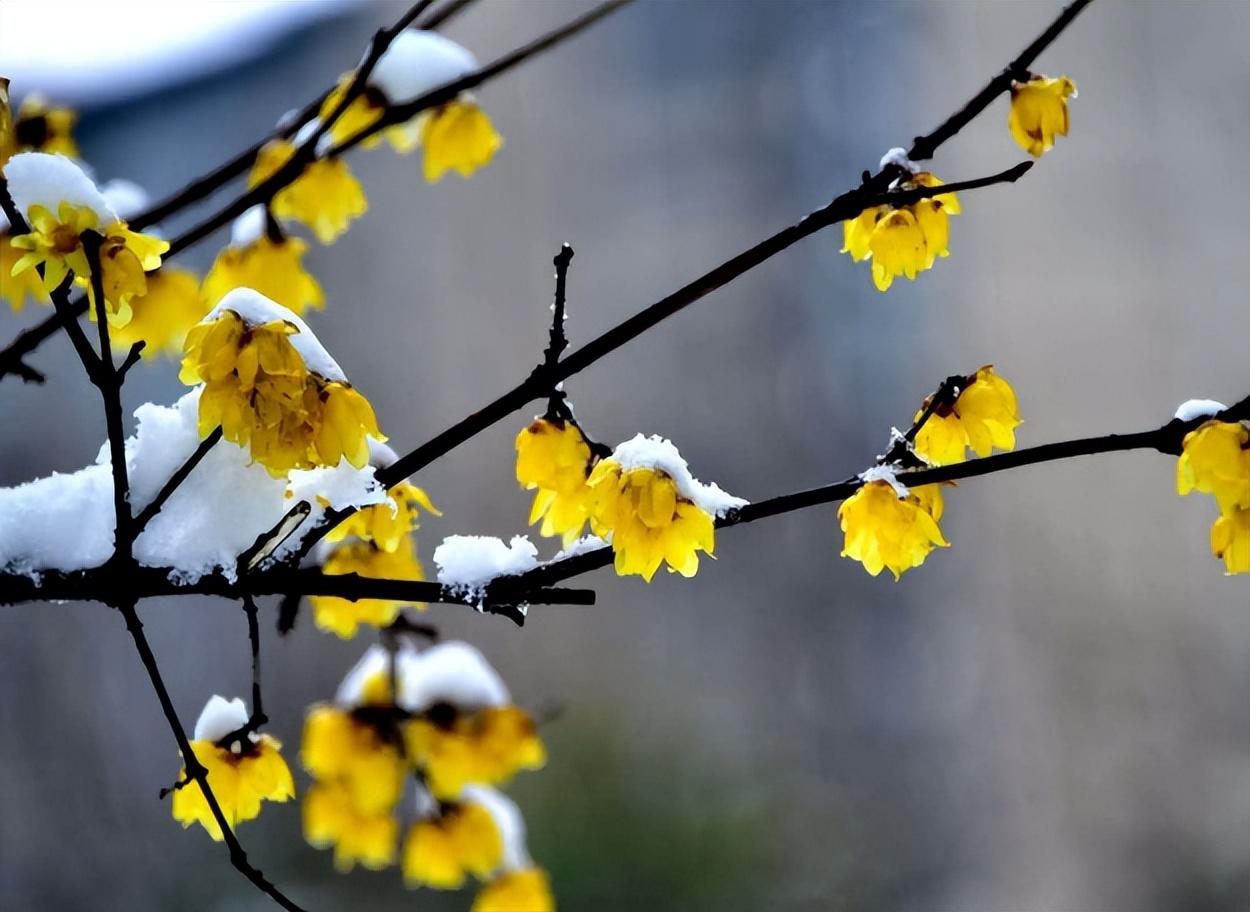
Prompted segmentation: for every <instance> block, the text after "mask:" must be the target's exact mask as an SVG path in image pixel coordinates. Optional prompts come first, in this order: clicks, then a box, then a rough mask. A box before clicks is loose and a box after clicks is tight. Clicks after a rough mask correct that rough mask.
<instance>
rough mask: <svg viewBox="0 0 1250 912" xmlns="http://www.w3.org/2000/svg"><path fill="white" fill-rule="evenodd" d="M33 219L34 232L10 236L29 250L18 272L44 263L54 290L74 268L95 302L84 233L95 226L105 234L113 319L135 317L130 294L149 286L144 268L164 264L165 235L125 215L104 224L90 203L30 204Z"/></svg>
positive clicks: (104, 280)
mask: <svg viewBox="0 0 1250 912" xmlns="http://www.w3.org/2000/svg"><path fill="white" fill-rule="evenodd" d="M27 221H28V222H29V223H30V227H31V230H30V232H29V233H28V234H22V235H18V236H17V237H14V238H13V239H12V241H11V242H10V243H11V244H12V245H13V246H14V247H16V248H18V249H19V250H25V251H28V252H27V253H26V254H25V255H23V256H22V257H21V258H20V259H19V260H18V261H17V262H16V263H15V264H14V265H13V267H12V269H11V274H12V275H14V276H17V275H20V274H21V273H22V272H24V271H26V270H28V269H35V268H36V267H38V266H39V265H40V264H42V265H43V267H44V275H43V287H44V289H45V290H46V291H48V292H51V291H53V290H54V289H56V288H57V286H59V285H60V284H61V282H62V281H64V279H65V276H66V275H67V274H68V273H69V272H71V271H72V272H73V273H74V277H75V279H76V280H77V281H78V282H79V283H80V284H83V285H86V286H87V293H88V296H89V297H90V299H91V301H92V303H93V304H94V301H95V297H94V295H95V289H94V286H93V284H92V283H91V281H90V277H91V264H90V261H89V260H88V259H87V254H86V251H85V249H84V248H83V242H82V234H83V232H85V231H88V230H90V231H99V232H100V233H101V234H102V235H103V241H102V242H101V244H100V273H101V284H102V286H103V290H104V302H105V306H106V310H107V312H108V317H109V323H110V324H111V325H116V326H125V325H126V324H127V323H128V322H130V299H131V298H132V297H134V296H135V295H141V294H144V293H145V292H146V291H147V282H146V280H145V278H144V272H145V271H149V272H150V271H151V270H153V269H156V268H158V267H159V266H160V265H161V255H162V254H163V253H164V252H165V251H166V250H168V249H169V244H168V243H166V242H165V241H162V240H160V239H159V238H156V237H152V236H151V235H146V234H140V233H138V232H135V231H131V230H130V229H129V227H127V225H126V222H125V221H123V220H122V219H115V220H114V221H112V222H110V223H109V224H108V225H106V226H105V227H104V228H103V229H101V228H100V227H99V226H100V217H99V216H98V215H97V214H96V213H95V211H94V210H92V209H91V208H90V207H89V206H83V205H74V204H72V203H67V202H62V203H61V204H60V206H59V207H58V208H57V212H56V214H53V212H52V211H51V210H50V209H48V208H47V207H46V206H41V205H38V204H36V205H33V206H31V207H30V211H29V212H28V213H27Z"/></svg>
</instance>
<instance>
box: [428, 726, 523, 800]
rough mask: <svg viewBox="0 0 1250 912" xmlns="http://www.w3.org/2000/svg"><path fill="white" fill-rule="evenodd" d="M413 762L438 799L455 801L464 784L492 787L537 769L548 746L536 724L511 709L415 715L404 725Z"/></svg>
mask: <svg viewBox="0 0 1250 912" xmlns="http://www.w3.org/2000/svg"><path fill="white" fill-rule="evenodd" d="M404 743H405V744H406V745H407V748H408V756H409V758H410V759H411V760H412V762H413V763H414V764H416V765H417V766H418V767H421V768H423V769H424V771H425V776H426V783H427V785H428V787H429V789H430V792H431V793H432V794H433V795H434V797H436V798H441V799H449V798H456V797H457V796H458V795H459V794H460V792H461V790H462V789H463V788H464V787H465V786H466V785H496V784H498V783H501V782H505V781H507V780H508V779H511V778H512V776H513V775H515V774H516V772H517V770H521V769H528V770H533V769H539V768H541V767H542V766H543V765H544V764H545V763H546V762H547V752H546V748H544V747H543V742H542V740H541V739H540V738H539V737H538V733H537V731H535V729H534V721H533V719H531V718H530V717H529V716H528V715H526V713H524V712H523V711H522V710H520V709H518V708H517V707H515V706H492V707H487V708H485V709H481V710H478V711H477V712H471V713H456V714H455V715H454V717H452V718H450V719H446V718H434V719H431V718H426V717H418V718H416V719H413V720H412V721H410V722H408V723H407V724H406V725H405V727H404Z"/></svg>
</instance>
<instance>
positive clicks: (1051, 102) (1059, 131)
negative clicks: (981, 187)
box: [1007, 76, 1076, 158]
mask: <svg viewBox="0 0 1250 912" xmlns="http://www.w3.org/2000/svg"><path fill="white" fill-rule="evenodd" d="M1075 97H1076V83H1075V82H1073V81H1072V80H1071V79H1069V78H1068V77H1067V76H1060V77H1059V78H1058V79H1052V78H1050V77H1049V76H1033V77H1032V78H1030V79H1028V80H1026V81H1024V82H1018V81H1017V82H1013V83H1012V84H1011V109H1010V111H1009V112H1008V114H1007V128H1008V129H1009V130H1011V135H1012V138H1014V139H1015V141H1016V142H1017V143H1018V144H1019V145H1020V148H1022V149H1023V150H1024V151H1025V152H1028V153H1029V154H1030V155H1032V156H1034V157H1035V158H1036V157H1039V156H1041V155H1042V154H1043V153H1044V152H1049V151H1050V150H1051V148H1053V147H1054V145H1055V137H1056V136H1067V135H1068V99H1069V98H1075Z"/></svg>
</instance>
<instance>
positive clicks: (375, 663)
mask: <svg viewBox="0 0 1250 912" xmlns="http://www.w3.org/2000/svg"><path fill="white" fill-rule="evenodd" d="M418 661H419V656H418V654H417V651H416V650H415V649H413V648H412V647H411V646H401V647H400V648H399V649H397V650H396V651H395V675H396V677H397V678H398V679H399V691H400V693H403V689H404V680H405V679H406V678H407V677H408V676H410V675H411V674H412V669H413V667H414V666H415V665H416V663H417V662H418ZM390 673H391V654H390V653H389V652H387V651H386V649H384V648H383V647H381V646H377V645H374V646H370V647H369V648H368V649H367V650H366V651H365V654H364V655H363V656H361V657H360V661H359V662H357V663H356V664H355V665H354V666H352V670H351V671H349V672H348V673H347V675H346V676H345V677H344V678H343V681H342V683H341V684H339V689H338V690H337V691H335V694H334V701H335V702H336V703H338V704H339V705H340V706H344V707H348V708H350V707H354V706H359V705H360V704H361V702H362V701H363V699H364V693H365V682H367V681H368V680H369V679H370V678H372V677H373V676H374V675H377V674H385V675H388V676H389V675H390Z"/></svg>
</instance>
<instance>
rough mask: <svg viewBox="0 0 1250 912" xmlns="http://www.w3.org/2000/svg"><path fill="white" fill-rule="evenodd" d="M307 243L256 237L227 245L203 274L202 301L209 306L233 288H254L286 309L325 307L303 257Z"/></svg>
mask: <svg viewBox="0 0 1250 912" xmlns="http://www.w3.org/2000/svg"><path fill="white" fill-rule="evenodd" d="M307 249H308V245H307V244H306V243H304V241H302V240H301V239H299V238H285V239H283V240H280V241H275V240H271V239H270V238H267V237H260V238H257V239H256V240H255V241H253V242H252V243H250V244H247V245H246V246H243V247H227V248H226V249H225V250H223V251H222V252H221V253H219V254H218V255H217V259H216V260H215V261H214V262H213V268H212V269H210V270H209V271H208V275H207V276H205V277H204V300H205V302H206V303H207V304H208V306H209V307H212V306H213V305H214V304H216V303H217V302H218V301H220V300H221V299H222V298H223V297H225V295H226V293H227V292H229V291H232V290H233V289H235V288H254V289H255V290H256V291H259V292H260V293H261V294H263V295H264V296H265V297H267V298H269V299H270V300H272V301H275V302H277V303H278V304H281V305H282V306H283V307H285V308H287V309H288V310H291V311H294V312H295V313H297V314H302V313H303V312H304V311H305V310H307V309H308V308H310V307H314V308H321V307H324V306H325V295H324V294H323V293H322V291H321V286H320V285H319V284H318V283H317V280H316V279H314V278H313V277H312V276H311V275H309V273H308V272H307V271H305V269H304V266H303V263H302V260H303V258H304V252H305V251H306V250H307Z"/></svg>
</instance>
